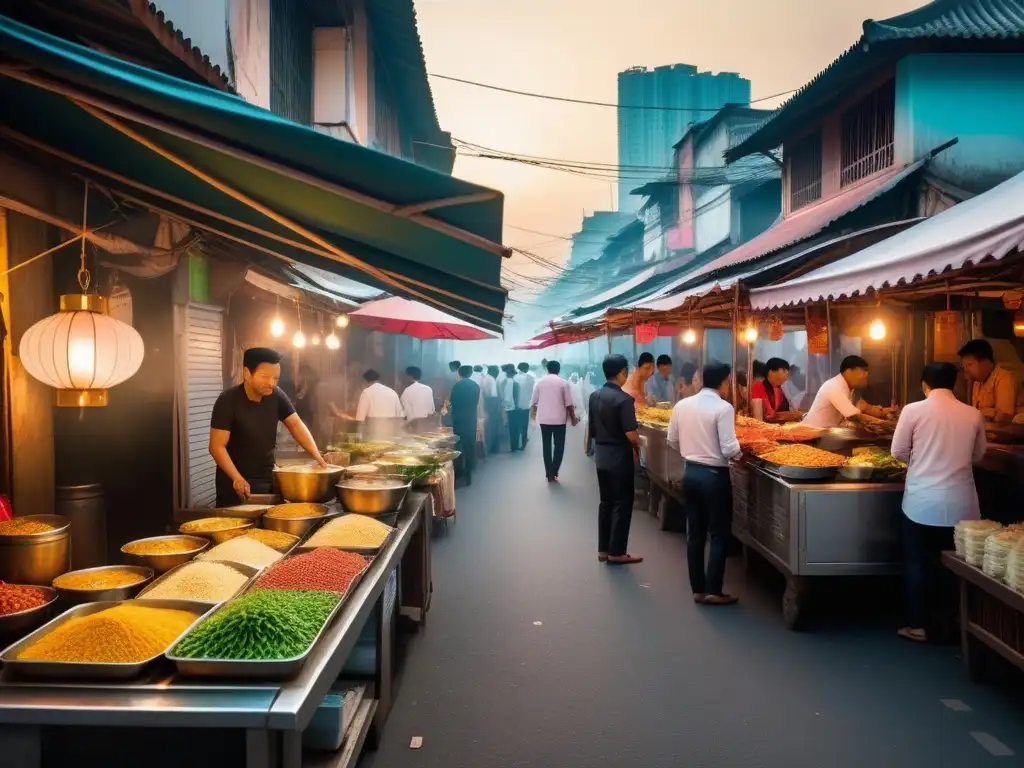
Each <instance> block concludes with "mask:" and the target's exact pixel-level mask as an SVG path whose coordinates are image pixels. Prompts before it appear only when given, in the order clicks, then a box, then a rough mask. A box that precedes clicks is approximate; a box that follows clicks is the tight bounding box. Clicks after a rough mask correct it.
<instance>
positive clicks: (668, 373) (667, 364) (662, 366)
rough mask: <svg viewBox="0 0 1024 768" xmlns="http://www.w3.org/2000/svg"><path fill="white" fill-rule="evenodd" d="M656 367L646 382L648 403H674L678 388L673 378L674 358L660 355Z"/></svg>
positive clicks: (645, 390) (645, 389) (645, 388)
mask: <svg viewBox="0 0 1024 768" xmlns="http://www.w3.org/2000/svg"><path fill="white" fill-rule="evenodd" d="M655 368H656V370H655V372H654V374H653V375H652V376H651V378H649V379H648V380H647V383H646V384H644V392H646V393H647V404H648V405H655V404H657V403H674V402H675V401H676V398H675V392H676V388H675V381H674V380H673V378H672V358H671V357H669V356H668V355H659V356H658V362H657V364H656V366H655Z"/></svg>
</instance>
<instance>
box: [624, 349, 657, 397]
mask: <svg viewBox="0 0 1024 768" xmlns="http://www.w3.org/2000/svg"><path fill="white" fill-rule="evenodd" d="M653 375H654V355H652V354H651V353H650V352H644V353H643V354H641V355H640V359H639V360H637V361H636V368H635V369H634V370H633V372H632V373H631V374H630V375H629V378H628V379H626V384H625V386H623V388H622V391H623V392H625V393H626V394H627V395H629V396H630V397H632V398H633V399H634V400H635V401H636V402H637V403H638V404H640V405H647V404H648V403H647V392H646V391H645V389H644V388H645V386H646V385H647V380H648V379H649V378H651V376H653Z"/></svg>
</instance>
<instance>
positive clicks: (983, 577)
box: [942, 552, 1024, 680]
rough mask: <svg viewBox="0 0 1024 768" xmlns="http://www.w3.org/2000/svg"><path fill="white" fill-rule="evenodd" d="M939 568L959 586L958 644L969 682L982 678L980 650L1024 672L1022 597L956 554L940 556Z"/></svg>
mask: <svg viewBox="0 0 1024 768" xmlns="http://www.w3.org/2000/svg"><path fill="white" fill-rule="evenodd" d="M942 564H943V565H944V566H945V567H946V568H948V569H949V570H950V571H952V572H953V574H954V575H955V576H956V577H957V580H958V581H959V582H960V644H961V648H962V652H963V657H964V665H965V666H966V667H967V673H968V675H970V677H971V679H972V680H980V679H981V678H982V677H983V676H984V656H983V655H982V654H981V653H979V651H982V650H983V647H987V648H988V649H989V650H991V651H995V652H996V653H998V654H999V655H1000V656H1002V657H1003V658H1004V659H1006V660H1007V661H1009V662H1010V663H1011V664H1013V665H1014V666H1016V667H1017V668H1018V669H1022V670H1024V595H1021V594H1019V593H1017V592H1014V591H1013V590H1012V589H1010V588H1009V587H1008V586H1006V585H1005V584H1004V583H1002V582H1001V581H997V580H996V579H994V578H992V577H991V576H989V575H988V574H986V573H984V572H983V571H982V570H981V569H980V568H976V567H975V566H973V565H968V564H967V563H966V562H965V561H964V560H963V559H962V558H960V557H958V556H957V555H956V553H955V552H943V553H942Z"/></svg>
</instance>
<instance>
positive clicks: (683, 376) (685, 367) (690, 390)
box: [676, 360, 700, 402]
mask: <svg viewBox="0 0 1024 768" xmlns="http://www.w3.org/2000/svg"><path fill="white" fill-rule="evenodd" d="M698 392H700V376H699V375H698V372H697V366H696V365H694V364H693V363H691V362H690V361H689V360H687V361H686V362H685V363H683V364H682V366H681V367H680V368H679V381H678V382H677V384H676V401H677V402H678V401H679V400H682V399H683V398H684V397H690V396H692V395H696V394H697V393H698Z"/></svg>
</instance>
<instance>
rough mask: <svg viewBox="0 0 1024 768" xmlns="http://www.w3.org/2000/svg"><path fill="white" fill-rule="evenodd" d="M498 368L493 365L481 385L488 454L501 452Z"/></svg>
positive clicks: (488, 368) (486, 372)
mask: <svg viewBox="0 0 1024 768" xmlns="http://www.w3.org/2000/svg"><path fill="white" fill-rule="evenodd" d="M500 373H501V372H500V371H499V370H498V366H496V365H491V366H488V367H487V370H486V371H484V380H483V383H482V384H481V385H480V396H481V397H482V398H483V400H484V413H485V414H486V419H487V421H486V427H485V430H486V434H487V453H488V454H491V453H497V452H498V451H499V450H501V419H502V408H501V397H500V396H499V394H498V376H499V375H500Z"/></svg>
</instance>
